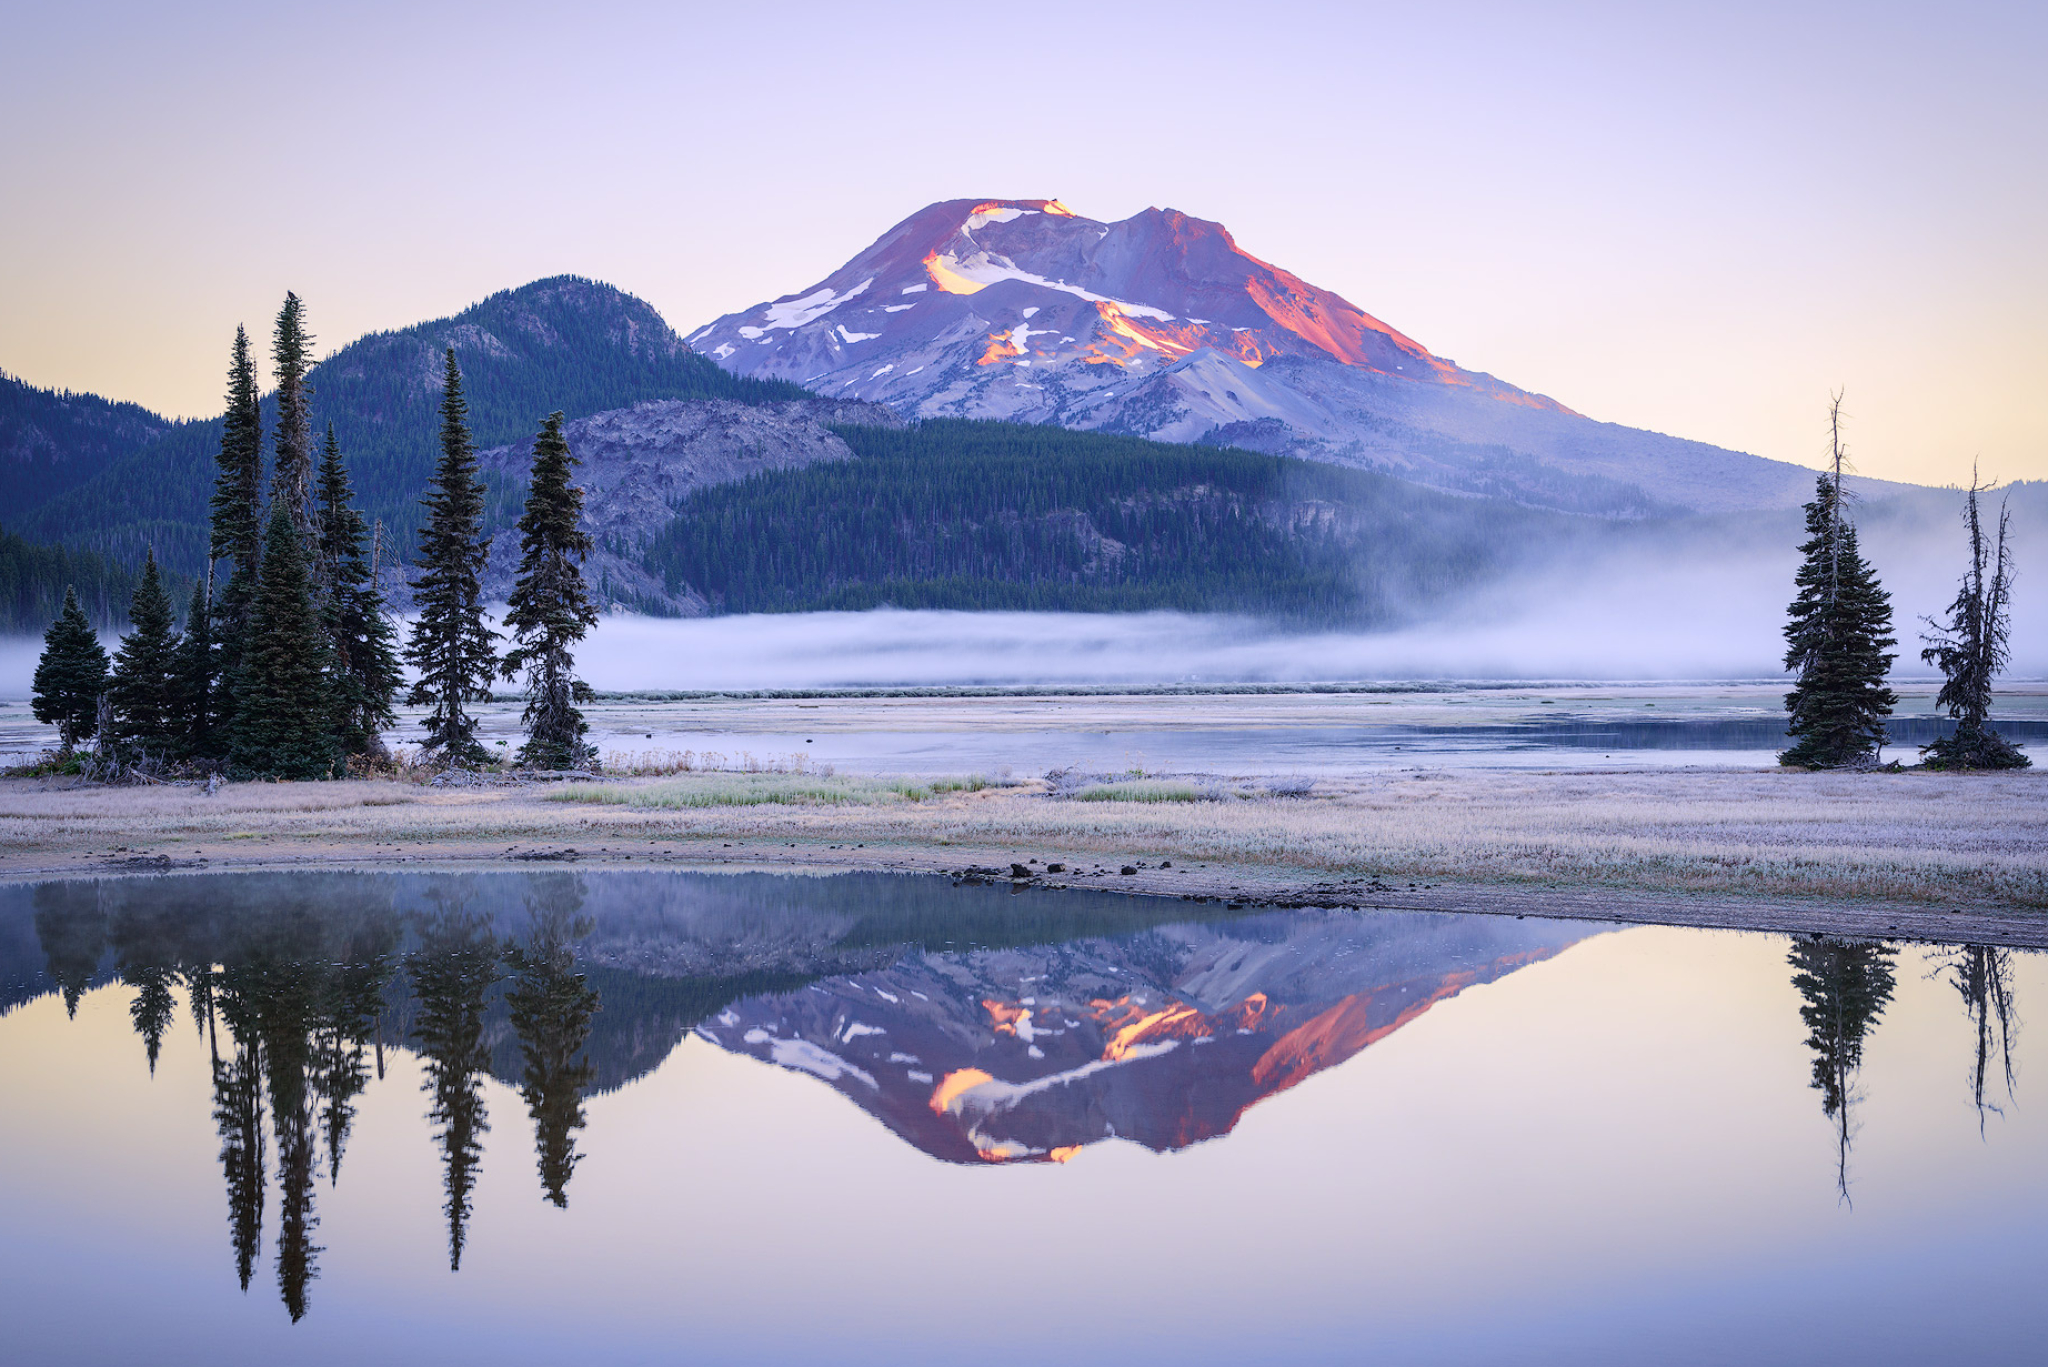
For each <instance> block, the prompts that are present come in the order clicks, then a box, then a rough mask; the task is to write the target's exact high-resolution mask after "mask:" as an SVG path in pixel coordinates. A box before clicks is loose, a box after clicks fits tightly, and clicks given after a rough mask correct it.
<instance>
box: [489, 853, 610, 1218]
mask: <svg viewBox="0 0 2048 1367" xmlns="http://www.w3.org/2000/svg"><path fill="white" fill-rule="evenodd" d="M582 906H583V883H582V881H581V880H580V879H578V878H576V877H574V876H573V875H568V874H554V875H549V876H546V877H543V878H537V879H535V880H534V888H533V890H532V891H531V892H529V893H528V894H527V898H526V908H527V912H528V914H529V915H530V916H531V918H532V929H531V930H530V931H529V932H528V934H527V938H526V942H525V943H524V944H514V945H511V946H510V947H508V948H507V949H506V951H505V962H506V964H507V965H508V966H509V967H510V968H511V970H512V972H513V974H514V975H515V976H514V982H513V985H512V990H511V991H510V992H509V993H507V994H506V1000H507V1003H508V1004H509V1005H510V1007H511V1009H512V1028H513V1029H514V1030H515V1031H516V1032H517V1033H518V1035H519V1053H520V1058H521V1061H522V1063H523V1064H524V1065H525V1066H524V1071H523V1077H522V1081H521V1083H520V1088H519V1091H520V1095H521V1096H523V1097H524V1098H525V1099H526V1111H527V1114H528V1115H530V1116H532V1117H533V1142H534V1148H535V1151H536V1154H537V1158H538V1163H539V1167H540V1184H541V1189H542V1190H543V1191H545V1192H546V1193H547V1198H548V1200H550V1201H552V1202H554V1203H555V1205H557V1206H564V1207H566V1206H567V1205H568V1204H569V1196H568V1186H569V1177H570V1175H571V1174H572V1173H574V1172H575V1170H576V1164H577V1163H578V1162H580V1161H581V1156H580V1155H579V1154H577V1152H576V1131H577V1130H580V1129H582V1128H583V1124H584V1119H583V1093H584V1092H585V1091H586V1090H587V1089H588V1088H589V1086H590V1082H591V1079H592V1078H593V1077H595V1076H596V1070H595V1069H594V1068H592V1067H591V1064H590V1060H589V1057H588V1055H587V1054H586V1053H585V1051H584V1046H585V1045H586V1044H587V1043H588V1042H589V1039H590V1018H591V1016H592V1015H594V1014H595V1013H596V1011H597V1006H598V1002H597V993H595V992H593V991H592V990H591V989H590V987H589V985H588V984H587V983H585V981H584V979H583V975H582V974H580V973H578V972H576V954H575V951H574V950H573V949H571V948H570V946H571V945H572V944H573V943H574V942H575V941H577V940H579V939H582V938H583V937H584V936H585V935H588V934H589V933H590V929H591V923H590V919H589V918H588V917H586V916H580V915H578V912H579V911H580V910H581V909H582Z"/></svg>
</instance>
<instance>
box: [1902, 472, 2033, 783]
mask: <svg viewBox="0 0 2048 1367" xmlns="http://www.w3.org/2000/svg"><path fill="white" fill-rule="evenodd" d="M1984 492H1986V489H1985V487H1984V486H1983V485H1981V484H1979V483H1978V482H1977V477H1976V472H1975V471H1972V472H1971V475H1970V491H1969V494H1968V496H1967V497H1966V498H1965V499H1964V502H1963V526H1964V528H1965V529H1966V530H1967V532H1968V534H1969V543H1970V562H1969V564H1968V565H1967V566H1966V567H1965V568H1964V570H1963V582H1962V586H1961V588H1959V589H1958V590H1957V592H1956V597H1955V601H1954V602H1952V603H1950V604H1949V609H1948V620H1947V621H1946V622H1937V621H1935V620H1934V619H1933V618H1932V617H1929V618H1927V619H1925V620H1926V622H1927V627H1928V631H1927V634H1926V635H1925V636H1924V637H1923V638H1922V639H1924V640H1925V641H1926V642H1927V648H1926V649H1925V650H1923V651H1921V652H1920V658H1921V659H1922V660H1923V661H1925V662H1926V663H1928V664H1931V665H1933V666H1934V667H1935V668H1937V669H1939V670H1940V671H1941V673H1942V677H1943V680H1944V682H1943V683H1942V686H1941V692H1940V693H1939V694H1937V695H1936V697H1935V699H1934V705H1935V706H1936V707H1939V708H1941V709H1943V710H1945V711H1946V712H1947V713H1948V714H1949V716H1951V717H1953V718H1954V719H1955V723H1956V729H1955V734H1953V735H1949V736H1942V737H1940V738H1938V739H1936V740H1935V742H1934V743H1933V744H1932V745H1929V746H1926V747H1925V748H1924V749H1923V750H1922V754H1923V755H1924V756H1925V759H1924V763H1925V764H1926V765H1927V766H1928V767H1929V768H1930V769H2024V768H2026V767H2027V766H2028V765H2029V764H2031V763H2032V762H2033V761H2032V760H2029V759H2028V758H2027V757H2026V755H2025V754H2023V753H2021V751H2020V749H2019V747H2018V746H2016V745H2014V744H2013V743H2012V742H2011V741H2009V740H2007V739H2006V738H2005V737H2003V736H2001V735H1999V734H1998V733H1997V732H1996V731H1994V730H1992V729H1991V728H1990V727H1989V726H1987V725H1986V724H1985V723H1986V721H1987V720H1988V719H1989V717H1990V715H1991V685H1992V683H1993V682H1994V681H1996V679H1997V678H1998V675H1999V674H2000V672H2001V671H2003V670H2004V668H2005V665H2006V661H2007V660H2008V659H2009V658H2010V646H2009V644H2008V642H2009V639H2010V634H2011V631H2012V552H2011V551H2010V550H2009V549H2008V548H2007V546H2006V540H2005V539H2006V533H2007V531H2008V529H2009V528H2010V526H2011V523H2012V513H2011V511H2010V509H2008V508H2007V507H2006V506H2005V504H2004V503H2003V502H2001V503H2000V504H1999V508H1998V532H1997V535H1996V537H1992V536H1990V535H1987V534H1986V533H1985V530H1984V521H1983V518H1982V516H1981V514H1980V513H1979V511H1978V508H1977V496H1978V495H1979V494H1981V493H1984Z"/></svg>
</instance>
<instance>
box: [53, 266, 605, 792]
mask: <svg viewBox="0 0 2048 1367" xmlns="http://www.w3.org/2000/svg"><path fill="white" fill-rule="evenodd" d="M312 341H313V339H312V336H311V334H310V333H309V332H308V331H307V329H306V317H305V306H304V304H303V302H302V301H301V300H300V299H299V298H298V296H297V295H295V294H287V295H286V296H285V301H284V305H283V307H282V308H281V309H280V310H279V312H278V316H277V323H276V327H275V331H274V335H273V343H272V351H271V356H272V360H273V364H274V366H275V373H276V380H277V426H276V430H275V432H274V433H273V434H272V449H271V461H270V471H269V474H270V478H269V480H268V481H267V484H268V496H267V498H266V497H265V485H266V481H265V479H264V450H263V447H264V443H263V432H262V418H261V408H260V397H261V394H260V389H259V386H258V382H257V376H256V366H255V362H254V360H253V358H252V356H251V348H250V344H249V338H248V334H247V332H246V330H245V329H242V328H237V329H236V330H235V339H234V343H233V347H232V349H231V353H230V360H229V365H228V393H227V414H226V419H225V422H224V424H223V427H222V432H221V446H220V454H219V457H218V474H217V477H216V479H215V483H214V492H213V498H212V502H211V505H210V509H209V515H210V524H211V526H210V532H211V536H210V542H209V547H208V550H209V555H208V564H207V568H206V572H205V575H204V576H203V577H202V578H201V579H200V580H199V582H198V583H197V584H196V585H195V587H194V589H193V593H192V598H191V602H190V605H189V606H188V608H187V609H186V612H185V620H184V626H183V629H182V631H181V630H180V629H179V628H178V626H177V621H176V614H175V611H174V609H173V607H172V604H171V600H170V597H169V595H168V594H167V592H166V591H165V588H164V585H163V579H162V576H161V574H160V573H159V571H158V567H157V562H156V557H155V554H154V553H153V552H152V553H151V554H149V555H148V557H147V558H146V560H145V562H144V565H143V569H142V574H141V576H140V578H139V579H138V580H137V581H136V584H135V589H134V594H133V597H132V599H131V601H130V604H129V611H128V619H129V632H128V634H127V635H126V636H124V637H123V638H122V639H121V644H120V648H119V649H118V650H117V651H116V652H115V654H114V656H113V658H112V659H111V660H109V659H108V656H107V653H106V651H105V649H104V648H103V647H102V646H101V645H100V643H99V641H98V639H97V637H96V636H95V635H94V633H93V629H92V624H91V622H90V620H89V619H88V618H87V616H86V613H85V611H84V609H83V607H82V606H81V604H80V602H79V599H78V594H77V592H76V590H75V588H74V589H72V590H69V591H67V593H66V595H65V599H64V605H63V608H62V610H61V611H60V612H59V614H58V617H57V620H56V621H55V622H54V623H52V624H51V626H50V628H49V630H48V632H46V633H45V635H44V638H43V639H44V649H43V654H42V657H41V659H40V660H39V662H38V664H37V666H36V673H35V681H34V696H33V707H34V711H35V715H36V718H37V720H39V721H42V722H44V723H45V724H47V725H52V726H55V727H56V728H57V733H58V743H59V747H60V748H59V751H58V753H57V755H56V756H55V757H54V761H53V763H54V765H55V766H56V767H60V768H67V769H71V770H73V771H77V772H86V773H89V774H91V775H93V776H95V777H100V778H118V777H123V776H129V777H133V776H142V777H152V776H162V775H170V774H184V775H187V776H192V777H199V776H214V775H221V776H226V777H229V778H238V779H252V778H262V779H326V778H337V777H345V776H348V775H351V774H355V775H364V774H371V773H376V772H379V771H383V770H389V769H391V768H392V767H393V765H394V760H393V756H392V755H391V754H390V753H389V752H388V751H387V749H386V747H385V746H384V743H383V740H382V735H381V733H382V732H383V730H384V729H385V728H387V727H390V726H392V725H394V724H395V723H396V721H397V714H396V711H395V710H394V709H395V704H396V700H397V698H398V694H399V690H400V688H401V687H402V685H403V683H404V677H403V671H402V668H401V663H400V661H401V648H400V645H399V640H398V635H399V633H398V629H397V627H396V625H395V624H394V618H393V615H392V613H391V610H390V604H389V603H388V602H387V601H386V600H385V596H384V593H383V590H382V587H381V583H382V578H383V574H382V571H383V569H384V564H383V562H384V558H385V556H386V554H387V548H386V547H385V545H384V540H383V535H382V529H381V527H378V528H374V529H373V528H372V527H370V526H369V525H367V524H366V521H365V519H364V517H363V515H362V513H361V512H360V511H359V510H358V509H357V507H356V504H355V497H354V492H353V489H352V487H351V482H350V477H349V471H348V465H347V462H346V460H345V458H344V455H343V452H342V449H341V446H340V443H339V442H338V441H337V440H336V438H335V434H334V429H333V428H332V426H330V427H329V428H328V429H327V432H326V434H325V440H324V442H323V443H322V444H321V446H320V450H319V458H318V461H317V463H316V461H315V455H314V437H313V429H312V422H311V410H310V399H311V397H312V391H311V386H310V385H309V384H308V383H307V378H306V377H307V373H308V371H309V370H310V369H311V365H312V360H311V357H312ZM441 448H442V455H441V459H440V462H439V464H438V465H437V466H436V468H435V471H434V475H433V481H432V483H431V485H430V486H429V489H428V491H427V494H426V497H424V498H423V499H422V500H421V504H422V506H423V507H424V508H425V510H426V513H427V518H426V525H425V526H424V527H422V528H421V529H420V538H419V548H420V549H419V563H418V567H417V568H418V571H419V573H418V576H417V578H416V579H415V580H414V582H413V585H412V587H413V594H414V600H415V605H416V607H417V608H418V615H417V618H416V620H415V622H414V624H413V626H412V629H411V632H410V636H409V639H408V640H407V641H406V643H405V645H404V647H403V651H402V657H403V660H404V662H405V663H406V664H410V665H412V666H413V668H414V670H415V671H416V674H415V682H414V683H413V686H412V688H411V689H410V691H409V692H408V694H407V700H408V702H410V703H411V704H413V705H416V706H419V705H424V706H426V707H428V708H429V709H430V710H429V712H428V717H427V740H426V745H425V747H424V753H423V756H422V758H423V759H424V760H426V761H427V762H429V763H432V764H438V765H450V766H466V767H474V766H481V765H486V764H490V763H492V762H493V759H492V756H491V755H490V754H489V753H488V752H487V751H486V750H485V749H484V747H483V745H482V744H481V742H479V740H478V739H477V735H476V718H475V716H474V715H473V714H472V713H471V712H470V711H469V710H468V709H469V706H470V705H471V704H474V703H478V702H487V701H489V699H490V697H491V684H492V682H493V681H494V680H495V679H497V678H498V677H499V676H500V675H501V674H502V675H503V676H504V677H506V678H513V677H516V676H518V675H520V674H522V673H523V674H525V676H526V687H527V692H528V698H529V706H528V708H527V712H526V725H527V729H528V731H529V734H530V740H529V743H528V744H527V745H526V746H525V747H524V749H522V751H521V752H520V756H519V759H520V762H521V763H523V764H526V765H528V766H531V767H538V768H558V769H566V768H587V767H589V766H590V765H591V764H593V763H594V762H595V755H594V753H593V752H592V750H591V748H590V747H589V745H588V744H587V743H586V742H585V741H584V739H583V736H584V732H585V729H586V728H585V724H584V721H583V717H582V714H581V713H580V712H579V711H578V710H577V707H576V703H577V702H579V701H583V700H586V699H587V698H588V697H589V689H588V688H587V687H586V686H585V685H584V684H583V683H582V681H581V680H579V679H578V678H577V677H576V674H575V660H574V655H573V649H574V646H575V645H576V643H577V642H578V641H580V640H581V639H582V638H583V635H584V633H585V632H586V631H587V630H588V628H589V627H590V626H591V625H593V624H594V623H595V621H596V610H595V608H594V607H593V605H592V603H591V600H590V595H589V592H588V590H587V588H586V586H585V584H584V581H583V573H582V562H583V559H584V557H585V556H586V555H587V554H588V553H589V551H590V548H591V542H590V538H589V537H588V535H587V534H585V533H584V532H583V531H582V529H581V526H580V522H581V517H582V509H583V495H582V491H581V490H580V489H578V488H576V487H575V486H573V485H572V484H571V483H570V482H569V480H570V474H571V472H572V469H573V467H574V466H575V464H576V460H575V458H574V456H572V455H571V454H570V452H569V448H568V444H567V442H566V441H564V440H563V437H562V414H561V413H559V412H557V413H554V414H552V415H550V416H549V417H548V418H546V419H545V420H544V421H543V423H542V425H541V429H540V434H539V436H538V438H537V439H536V441H535V446H534V468H533V476H532V479H531V493H530V494H529V497H528V499H527V502H526V508H525V514H524V516H523V517H522V518H521V520H520V523H519V528H520V532H521V534H522V549H523V550H524V552H525V554H524V558H523V559H522V561H521V563H520V567H519V575H518V580H517V583H516V586H515V588H514V590H513V594H512V600H511V613H510V615H509V617H508V618H507V625H508V626H509V627H510V628H511V630H512V633H513V636H514V641H515V647H514V649H513V650H512V651H511V652H510V653H509V654H508V655H506V656H504V657H502V658H501V657H500V656H499V654H498V652H497V642H498V636H497V633H496V632H494V631H493V630H492V629H491V627H490V623H489V619H488V615H487V614H486V612H485V605H484V601H483V588H482V576H483V572H484V568H485V565H486V562H487V559H488V557H489V554H490V541H489V539H488V538H487V537H486V536H485V535H484V486H483V481H482V479H481V477H480V475H479V472H478V468H477V461H476V452H475V449H474V445H473V443H472V442H471V439H470V433H469V426H468V406H467V403H466V401H465V399H464V397H463V391H462V372H461V369H460V367H459V366H458V365H457V363H456V359H455V352H454V350H453V349H452V348H451V349H449V350H448V351H447V353H446V368H445V376H444V381H443V391H442V399H441ZM88 740H90V741H93V742H94V750H93V752H92V753H91V754H90V755H85V754H82V753H81V752H80V747H81V745H82V744H83V743H84V742H86V741H88Z"/></svg>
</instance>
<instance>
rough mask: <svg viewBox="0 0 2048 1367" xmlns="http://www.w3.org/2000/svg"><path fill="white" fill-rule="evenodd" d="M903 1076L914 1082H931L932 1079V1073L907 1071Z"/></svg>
mask: <svg viewBox="0 0 2048 1367" xmlns="http://www.w3.org/2000/svg"><path fill="white" fill-rule="evenodd" d="M903 1076H905V1077H907V1078H909V1079H910V1080H911V1081H912V1082H930V1081H931V1080H932V1075H931V1074H930V1073H905V1074H904V1075H903Z"/></svg>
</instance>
